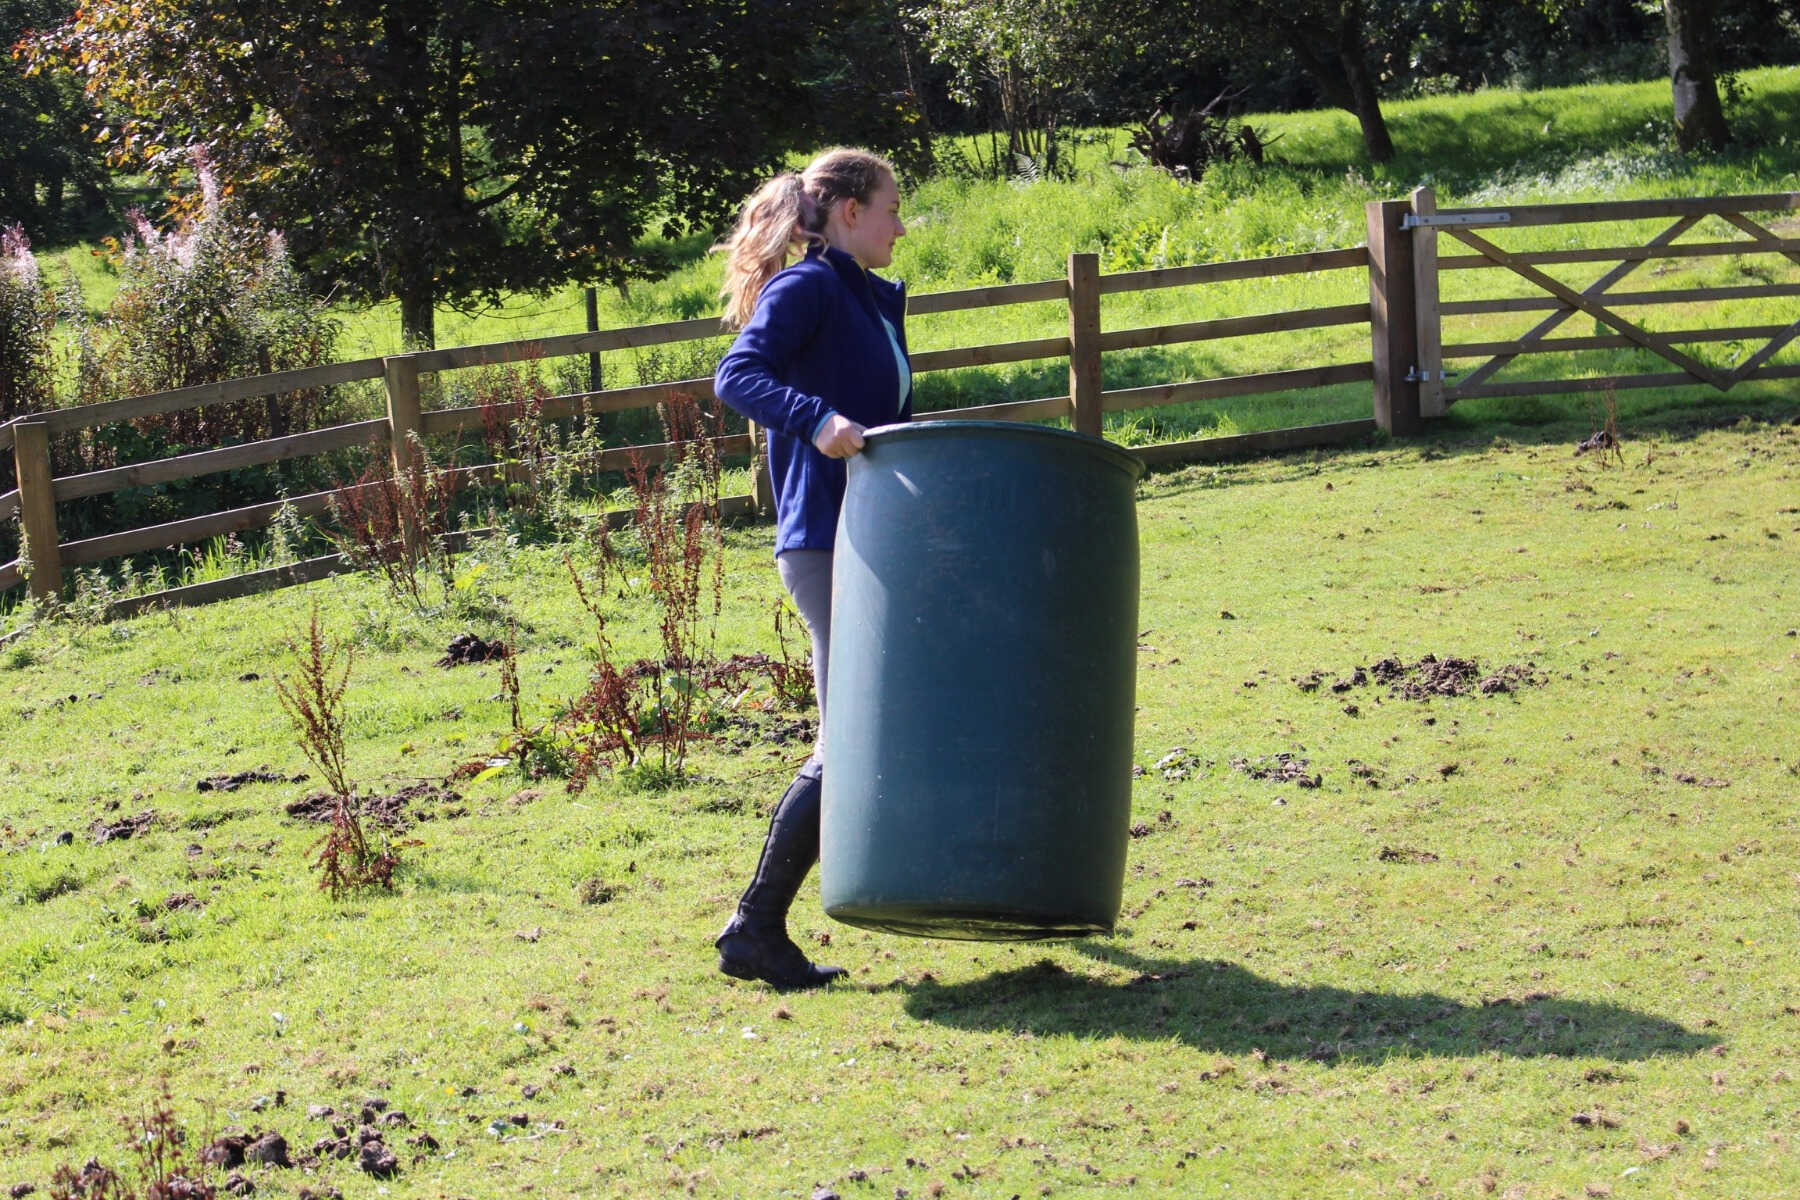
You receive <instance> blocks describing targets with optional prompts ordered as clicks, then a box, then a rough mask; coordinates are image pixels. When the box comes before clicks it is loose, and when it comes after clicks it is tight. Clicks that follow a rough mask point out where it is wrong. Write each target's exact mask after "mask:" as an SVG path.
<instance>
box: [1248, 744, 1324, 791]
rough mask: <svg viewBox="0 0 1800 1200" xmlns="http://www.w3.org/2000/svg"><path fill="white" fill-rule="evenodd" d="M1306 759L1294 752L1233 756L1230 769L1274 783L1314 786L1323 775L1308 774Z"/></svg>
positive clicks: (1319, 782) (1317, 784)
mask: <svg viewBox="0 0 1800 1200" xmlns="http://www.w3.org/2000/svg"><path fill="white" fill-rule="evenodd" d="M1311 765H1312V764H1311V763H1309V762H1308V761H1307V760H1306V759H1304V758H1301V757H1299V756H1298V755H1294V754H1286V753H1282V754H1265V755H1261V756H1259V757H1257V758H1244V757H1241V756H1240V757H1234V758H1233V759H1232V760H1231V769H1232V770H1234V771H1242V772H1243V773H1244V774H1246V775H1248V776H1249V777H1250V778H1252V779H1263V780H1269V781H1271V782H1274V783H1291V784H1294V785H1295V786H1297V787H1303V788H1316V787H1318V786H1319V785H1320V784H1322V783H1324V782H1325V777H1324V776H1323V775H1316V774H1314V775H1309V774H1308V773H1307V770H1306V768H1307V767H1309V766H1311Z"/></svg>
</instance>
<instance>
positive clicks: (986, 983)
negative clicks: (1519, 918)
mask: <svg viewBox="0 0 1800 1200" xmlns="http://www.w3.org/2000/svg"><path fill="white" fill-rule="evenodd" d="M1077 948H1078V949H1079V950H1080V951H1081V952H1082V953H1084V954H1086V955H1088V956H1089V957H1090V958H1094V959H1097V960H1099V961H1102V962H1106V963H1110V964H1112V965H1114V966H1118V967H1123V968H1125V969H1126V970H1129V971H1132V972H1134V975H1133V977H1132V978H1131V979H1130V980H1128V981H1126V982H1124V983H1113V982H1108V981H1104V980H1099V979H1094V978H1091V977H1087V976H1082V975H1075V974H1072V973H1070V972H1069V971H1067V970H1065V969H1064V968H1062V967H1061V966H1058V965H1057V964H1056V963H1054V962H1053V961H1051V960H1049V959H1044V960H1042V961H1040V962H1038V963H1036V964H1034V965H1032V966H1029V967H1022V968H1020V969H1018V970H1012V971H1002V972H998V973H996V974H993V975H989V976H987V977H986V978H983V979H977V980H972V981H970V982H968V983H961V984H952V985H948V986H946V985H942V984H939V983H937V982H936V981H935V980H932V979H929V978H927V979H926V980H925V981H924V982H922V983H918V984H913V985H906V990H907V993H908V994H907V997H906V1002H905V1004H906V1011H907V1012H908V1013H910V1014H911V1015H912V1016H914V1017H916V1018H918V1019H919V1020H922V1021H932V1022H935V1023H937V1024H939V1025H948V1026H952V1027H954V1028H957V1029H971V1030H984V1031H993V1032H1015V1033H1016V1032H1029V1033H1032V1034H1035V1035H1038V1036H1049V1035H1054V1034H1072V1035H1074V1036H1076V1037H1109V1036H1113V1035H1118V1036H1121V1037H1130V1038H1143V1039H1146V1040H1149V1041H1170V1040H1174V1041H1179V1042H1183V1043H1185V1044H1187V1045H1189V1046H1193V1047H1195V1048H1197V1049H1203V1050H1214V1051H1217V1052H1219V1053H1222V1054H1246V1053H1250V1052H1251V1051H1260V1052H1261V1053H1262V1054H1263V1055H1265V1056H1267V1057H1268V1058H1274V1059H1310V1060H1313V1061H1318V1062H1329V1063H1340V1062H1348V1063H1372V1062H1381V1061H1384V1060H1386V1059H1389V1058H1413V1057H1422V1056H1446V1055H1455V1056H1477V1055H1486V1054H1503V1055H1509V1056H1514V1057H1520V1058H1529V1057H1539V1056H1555V1057H1565V1058H1604V1059H1612V1060H1615V1061H1630V1060H1635V1059H1644V1058H1653V1057H1658V1056H1661V1055H1684V1054H1694V1053H1697V1052H1699V1051H1701V1050H1704V1049H1707V1048H1708V1047H1711V1046H1713V1045H1716V1044H1717V1043H1718V1040H1719V1039H1717V1038H1715V1037H1712V1036H1709V1035H1706V1034H1700V1033H1695V1032H1693V1031H1691V1030H1689V1029H1686V1028H1684V1027H1683V1026H1681V1025H1680V1024H1678V1023H1676V1022H1674V1021H1670V1020H1667V1019H1666V1018H1663V1017H1657V1016H1652V1015H1650V1014H1648V1013H1642V1012H1635V1011H1633V1010H1631V1009H1628V1008H1621V1007H1619V1006H1618V1005H1614V1004H1603V1003H1596V1002H1593V1001H1586V1000H1563V999H1559V998H1557V997H1555V996H1553V995H1548V994H1544V993H1536V992H1532V993H1526V994H1523V995H1518V996H1507V997H1500V998H1495V999H1493V1000H1488V1001H1482V1002H1477V1003H1467V1002H1464V1001H1459V1000H1454V999H1451V998H1450V997H1448V996H1442V995H1437V994H1434V993H1431V992H1406V993H1395V992H1359V991H1351V990H1349V989H1346V988H1339V987H1330V986H1326V985H1307V984H1286V983H1277V982H1275V981H1274V980H1270V979H1264V978H1263V977H1261V976H1260V975H1257V974H1255V973H1253V972H1251V971H1247V970H1245V969H1244V968H1243V967H1240V966H1238V965H1237V964H1235V963H1229V962H1220V961H1210V960H1207V959H1148V958H1143V957H1141V956H1139V955H1136V954H1133V953H1131V952H1130V951H1127V950H1124V949H1122V948H1119V947H1115V946H1107V945H1103V944H1095V943H1087V944H1082V945H1080V946H1078V947H1077Z"/></svg>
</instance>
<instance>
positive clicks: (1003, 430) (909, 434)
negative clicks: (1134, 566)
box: [863, 420, 1144, 481]
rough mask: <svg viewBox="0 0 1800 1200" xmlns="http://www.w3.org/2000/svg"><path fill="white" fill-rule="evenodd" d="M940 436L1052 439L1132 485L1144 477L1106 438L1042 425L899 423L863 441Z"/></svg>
mask: <svg viewBox="0 0 1800 1200" xmlns="http://www.w3.org/2000/svg"><path fill="white" fill-rule="evenodd" d="M940 434H950V435H953V436H957V437H968V436H970V435H975V436H982V435H987V434H1004V435H1008V436H1012V437H1023V438H1040V439H1042V438H1051V439H1058V440H1061V441H1063V442H1074V443H1076V444H1078V445H1079V446H1081V447H1082V448H1084V449H1086V450H1089V451H1091V452H1093V453H1094V454H1096V455H1098V456H1099V457H1101V458H1104V459H1106V460H1108V461H1110V462H1111V463H1112V464H1113V465H1114V466H1116V467H1118V468H1119V469H1120V470H1122V471H1124V472H1125V473H1126V474H1128V475H1130V476H1131V478H1132V479H1133V480H1134V481H1135V480H1138V479H1141V478H1143V475H1144V460H1143V459H1141V458H1139V457H1138V456H1137V455H1135V454H1133V453H1132V452H1131V451H1129V450H1127V449H1125V448H1124V447H1122V446H1117V445H1114V444H1113V443H1112V442H1109V441H1107V440H1106V439H1105V438H1097V437H1093V436H1092V435H1090V434H1085V433H1077V432H1075V431H1074V430H1072V429H1049V428H1046V427H1045V426H1042V425H1026V424H1022V423H1020V422H1017V421H954V420H952V421H900V422H896V423H895V424H892V425H877V426H875V427H874V428H872V429H865V430H864V431H863V438H864V440H865V442H871V441H872V442H876V443H880V442H891V441H914V440H917V439H919V438H933V437H937V436H938V435H940Z"/></svg>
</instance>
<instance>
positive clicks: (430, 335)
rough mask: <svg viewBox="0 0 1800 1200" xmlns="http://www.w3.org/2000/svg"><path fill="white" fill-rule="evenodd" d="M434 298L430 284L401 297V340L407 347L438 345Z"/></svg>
mask: <svg viewBox="0 0 1800 1200" xmlns="http://www.w3.org/2000/svg"><path fill="white" fill-rule="evenodd" d="M432 300H433V297H432V290H431V286H430V285H429V284H426V285H423V286H421V287H417V288H414V289H412V290H410V291H408V292H407V293H406V294H405V295H403V296H401V297H400V341H401V344H402V346H403V347H404V348H405V349H407V350H430V349H432V348H433V347H435V346H436V345H437V328H436V325H435V323H434V320H433V304H432Z"/></svg>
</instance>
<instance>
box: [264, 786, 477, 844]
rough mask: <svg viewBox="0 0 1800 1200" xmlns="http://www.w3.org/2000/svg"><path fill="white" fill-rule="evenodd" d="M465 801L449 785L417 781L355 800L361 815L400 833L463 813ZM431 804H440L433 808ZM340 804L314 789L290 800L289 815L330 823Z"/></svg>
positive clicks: (328, 795)
mask: <svg viewBox="0 0 1800 1200" xmlns="http://www.w3.org/2000/svg"><path fill="white" fill-rule="evenodd" d="M461 801H462V796H461V795H460V794H459V793H457V792H453V791H451V790H450V789H449V788H442V787H438V786H437V785H436V784H431V783H415V784H411V785H409V786H407V787H403V788H401V789H400V790H399V791H397V792H390V793H388V794H387V795H385V796H358V797H356V800H355V803H356V814H357V816H359V817H363V818H366V819H368V820H371V821H374V822H375V823H376V824H377V825H380V826H382V827H383V828H384V829H387V830H389V831H391V832H395V833H398V832H400V831H401V830H403V829H405V828H406V827H407V826H408V825H409V824H410V823H412V822H416V821H433V820H436V819H437V818H438V817H439V816H443V817H445V818H446V819H448V818H452V817H460V816H462V815H463V814H464V813H465V812H466V811H467V809H466V808H464V807H463V805H462V803H461ZM428 805H437V806H439V807H438V808H431V807H427V806H428ZM336 806H337V797H336V796H333V795H332V794H331V793H330V792H313V793H312V794H311V795H308V796H302V797H301V798H300V799H298V800H293V801H290V802H289V803H288V804H287V806H286V811H287V815H288V816H290V817H297V818H298V819H300V820H302V821H318V822H320V823H328V822H329V821H330V820H331V813H332V810H333V809H334V808H335V807H336Z"/></svg>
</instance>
